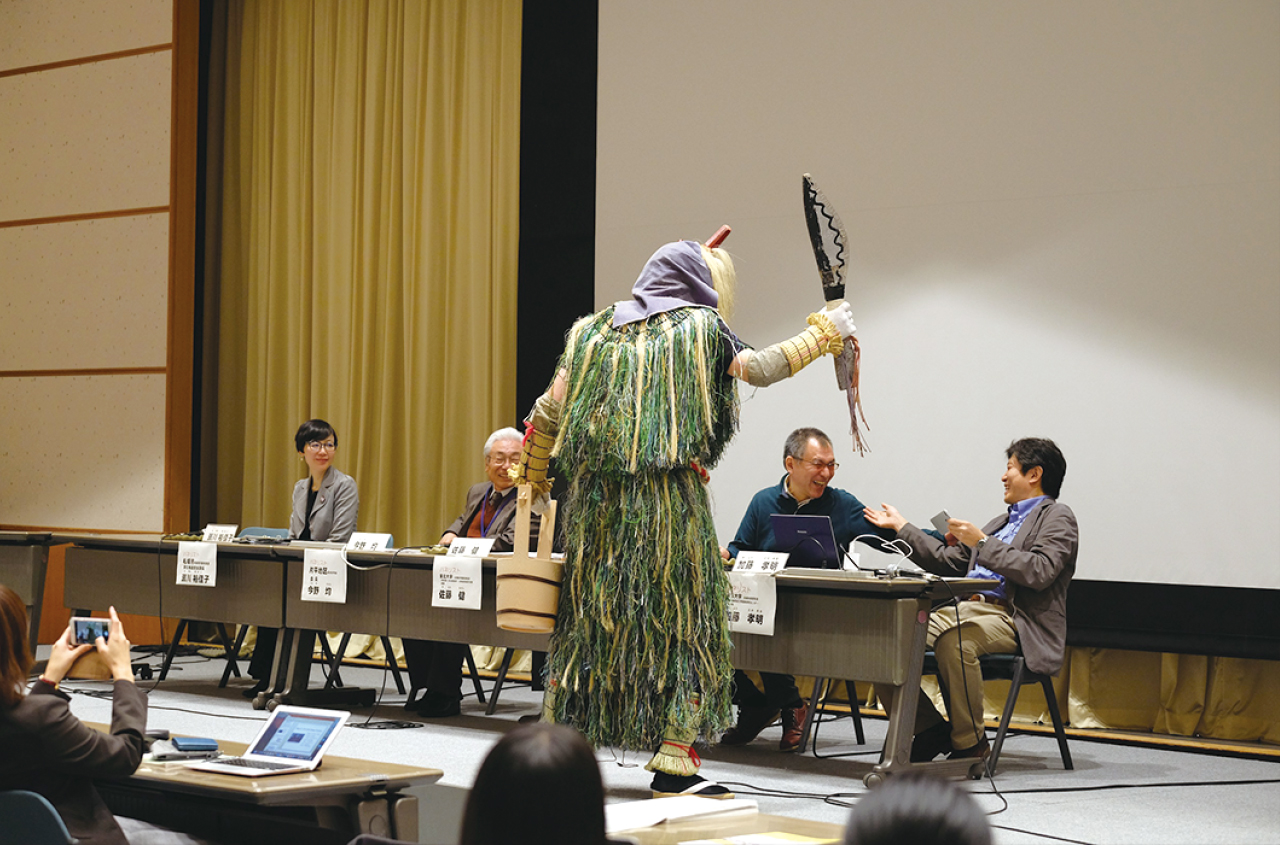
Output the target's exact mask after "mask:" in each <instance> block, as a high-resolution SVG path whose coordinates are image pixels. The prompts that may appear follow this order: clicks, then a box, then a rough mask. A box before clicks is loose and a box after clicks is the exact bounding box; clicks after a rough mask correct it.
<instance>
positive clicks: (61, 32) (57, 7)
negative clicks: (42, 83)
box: [0, 0, 173, 70]
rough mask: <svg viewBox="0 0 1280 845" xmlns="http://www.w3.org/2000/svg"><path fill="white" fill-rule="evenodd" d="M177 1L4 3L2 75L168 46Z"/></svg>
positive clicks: (0, 14) (0, 16)
mask: <svg viewBox="0 0 1280 845" xmlns="http://www.w3.org/2000/svg"><path fill="white" fill-rule="evenodd" d="M172 4H173V0H112V1H111V2H105V0H54V1H53V2H50V0H4V2H3V3H0V32H3V33H4V37H3V38H0V70H10V69H13V68H21V67H31V66H32V65H43V64H50V63H52V62H64V61H67V60H69V59H77V58H82V57H84V56H100V55H103V54H104V53H115V52H119V51H122V50H132V49H135V48H137V47H149V46H152V45H155V44H168V43H170V42H171V41H172V40H173V5H172Z"/></svg>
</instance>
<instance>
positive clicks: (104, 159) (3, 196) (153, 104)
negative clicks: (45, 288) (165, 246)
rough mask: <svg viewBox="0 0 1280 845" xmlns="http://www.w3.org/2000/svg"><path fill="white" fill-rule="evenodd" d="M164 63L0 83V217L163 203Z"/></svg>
mask: <svg viewBox="0 0 1280 845" xmlns="http://www.w3.org/2000/svg"><path fill="white" fill-rule="evenodd" d="M171 60H172V55H171V53H170V52H169V51H165V52H163V53H150V54H145V55H141V56H134V57H129V58H124V59H113V60H109V61H102V62H96V63H93V64H88V65H75V66H72V67H65V68H57V69H54V70H47V71H41V72H39V73H29V74H19V75H16V76H9V77H4V78H0V150H3V151H4V166H3V167H0V220H24V219H30V218H33V217H54V216H60V215H67V214H81V213H87V212H98V211H115V210H120V209H128V208H147V207H154V206H162V205H168V204H169V115H170V111H171V107H170V91H171V89H172V82H171V79H170V67H171Z"/></svg>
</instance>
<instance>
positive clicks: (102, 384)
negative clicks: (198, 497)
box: [0, 374, 165, 531]
mask: <svg viewBox="0 0 1280 845" xmlns="http://www.w3.org/2000/svg"><path fill="white" fill-rule="evenodd" d="M164 391H165V377H164V375H163V374H156V375H110V376H63V377H44V378H6V379H4V382H3V390H0V469H2V470H3V471H0V524H4V525H28V526H41V527H53V528H77V529H91V530H92V529H108V530H132V531H157V530H160V527H161V520H162V512H163V507H164V442H165V440H164V419H165V417H164V400H165V393H164Z"/></svg>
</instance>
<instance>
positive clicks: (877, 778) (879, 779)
mask: <svg viewBox="0 0 1280 845" xmlns="http://www.w3.org/2000/svg"><path fill="white" fill-rule="evenodd" d="M882 783H884V775H882V774H880V773H879V772H870V773H869V774H866V775H863V776H862V785H863V786H865V787H866V788H867V789H875V788H876V787H877V786H879V785H880V784H882Z"/></svg>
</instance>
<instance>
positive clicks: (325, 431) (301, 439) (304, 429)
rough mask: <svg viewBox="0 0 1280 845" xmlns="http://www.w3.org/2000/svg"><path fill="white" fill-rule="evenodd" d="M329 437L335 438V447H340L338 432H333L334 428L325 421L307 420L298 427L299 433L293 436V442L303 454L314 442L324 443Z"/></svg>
mask: <svg viewBox="0 0 1280 845" xmlns="http://www.w3.org/2000/svg"><path fill="white" fill-rule="evenodd" d="M327 437H332V438H333V445H334V446H337V445H338V432H336V431H334V430H333V426H331V425H329V424H328V423H327V422H325V421H324V420H307V421H306V422H304V423H303V424H302V425H300V426H298V433H297V434H295V435H293V442H294V444H295V445H296V446H297V447H298V451H299V452H301V451H302V450H304V449H306V448H307V444H308V443H310V442H311V441H312V440H321V441H322V440H324V439H325V438H327Z"/></svg>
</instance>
